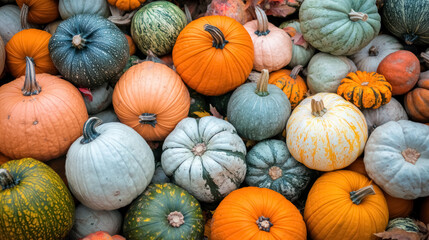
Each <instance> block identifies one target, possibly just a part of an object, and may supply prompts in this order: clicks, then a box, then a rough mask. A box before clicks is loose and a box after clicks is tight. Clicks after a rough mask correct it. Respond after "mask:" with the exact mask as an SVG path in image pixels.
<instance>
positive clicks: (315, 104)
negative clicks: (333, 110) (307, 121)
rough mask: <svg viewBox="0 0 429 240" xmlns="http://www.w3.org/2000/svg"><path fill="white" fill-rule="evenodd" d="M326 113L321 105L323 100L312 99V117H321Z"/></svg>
mask: <svg viewBox="0 0 429 240" xmlns="http://www.w3.org/2000/svg"><path fill="white" fill-rule="evenodd" d="M325 113H326V108H325V105H324V103H323V100H322V99H320V100H315V99H314V98H313V99H311V114H313V116H315V117H321V116H323V115H325Z"/></svg>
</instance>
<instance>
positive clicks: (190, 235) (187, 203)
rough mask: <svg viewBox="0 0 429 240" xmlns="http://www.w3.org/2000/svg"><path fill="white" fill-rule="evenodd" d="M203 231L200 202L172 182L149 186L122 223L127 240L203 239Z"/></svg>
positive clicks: (131, 207)
mask: <svg viewBox="0 0 429 240" xmlns="http://www.w3.org/2000/svg"><path fill="white" fill-rule="evenodd" d="M203 232H204V220H203V214H202V211H201V207H200V204H199V202H198V201H197V200H196V199H195V198H194V197H193V196H192V195H191V194H189V193H188V192H186V191H185V190H184V189H182V188H180V187H178V186H176V185H174V184H172V183H164V184H152V185H149V186H148V188H147V189H146V190H145V191H144V192H143V193H142V194H141V195H140V196H139V197H138V198H137V199H136V200H135V201H134V202H133V203H131V205H130V208H129V209H128V211H127V213H126V215H125V218H124V224H123V235H124V237H125V238H126V239H127V240H143V239H159V240H161V239H165V240H167V239H171V240H173V239H174V240H179V239H189V240H191V239H195V240H201V239H202V237H203Z"/></svg>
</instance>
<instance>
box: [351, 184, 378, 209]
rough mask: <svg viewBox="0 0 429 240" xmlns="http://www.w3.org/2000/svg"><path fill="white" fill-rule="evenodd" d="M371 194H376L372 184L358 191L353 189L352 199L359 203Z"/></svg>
mask: <svg viewBox="0 0 429 240" xmlns="http://www.w3.org/2000/svg"><path fill="white" fill-rule="evenodd" d="M369 195H375V191H374V187H373V186H372V185H369V186H366V187H363V188H361V189H359V190H357V191H351V192H350V199H351V200H352V202H353V203H354V204H357V205H359V204H360V203H361V202H362V200H363V199H364V198H365V197H367V196H369Z"/></svg>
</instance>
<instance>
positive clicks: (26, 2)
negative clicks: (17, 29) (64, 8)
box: [16, 0, 60, 29]
mask: <svg viewBox="0 0 429 240" xmlns="http://www.w3.org/2000/svg"><path fill="white" fill-rule="evenodd" d="M16 3H17V4H18V6H19V7H20V8H21V26H22V28H24V29H27V28H28V22H31V23H36V24H45V23H50V22H53V21H54V20H55V19H57V18H58V17H59V16H60V12H59V11H58V0H16Z"/></svg>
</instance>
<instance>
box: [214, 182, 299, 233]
mask: <svg viewBox="0 0 429 240" xmlns="http://www.w3.org/2000/svg"><path fill="white" fill-rule="evenodd" d="M210 239H211V240H236V239H240V240H251V239H252V240H256V239H257V240H271V239H272V240H301V239H307V231H306V227H305V223H304V221H303V219H302V215H301V213H300V212H299V211H298V209H297V208H296V207H295V206H294V205H293V204H292V203H291V202H289V200H287V199H286V198H285V197H284V196H283V195H281V194H280V193H278V192H276V191H274V190H271V189H268V188H258V187H244V188H240V189H237V190H235V191H233V192H231V193H230V194H228V195H227V196H226V197H225V198H224V199H223V200H222V201H221V203H220V204H219V206H218V207H217V208H216V211H215V213H214V215H213V218H212V226H211V238H210Z"/></svg>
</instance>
